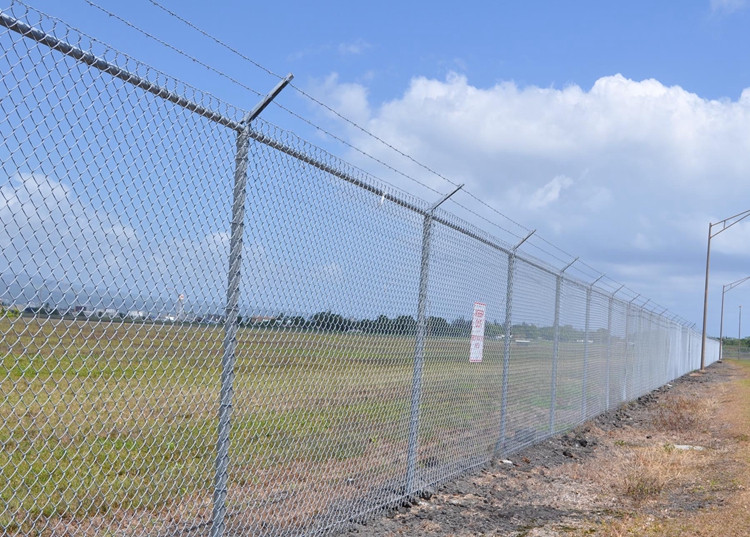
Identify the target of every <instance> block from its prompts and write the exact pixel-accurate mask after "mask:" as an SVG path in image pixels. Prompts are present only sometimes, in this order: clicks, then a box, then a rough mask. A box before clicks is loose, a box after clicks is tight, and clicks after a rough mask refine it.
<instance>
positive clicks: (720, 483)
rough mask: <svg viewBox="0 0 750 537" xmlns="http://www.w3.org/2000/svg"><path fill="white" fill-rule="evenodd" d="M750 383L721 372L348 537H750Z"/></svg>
mask: <svg viewBox="0 0 750 537" xmlns="http://www.w3.org/2000/svg"><path fill="white" fill-rule="evenodd" d="M749 379H750V363H748V362H725V363H722V364H714V365H712V366H711V367H709V368H708V369H707V371H706V373H705V374H700V373H691V374H690V375H686V376H684V377H682V378H680V379H678V380H676V381H674V382H673V383H672V384H671V385H667V386H665V387H663V388H661V389H659V390H657V391H656V392H653V393H651V394H648V395H646V396H644V397H642V398H640V399H639V400H637V401H634V402H632V403H629V404H626V405H623V406H622V407H620V408H618V409H616V410H613V411H610V412H608V413H607V414H604V415H602V416H600V417H598V418H596V419H595V420H592V421H590V422H588V423H586V424H584V425H583V426H581V427H579V428H578V429H576V430H575V431H573V432H570V433H568V434H566V435H563V436H560V437H556V438H554V439H551V440H547V441H545V442H543V443H541V444H538V445H536V446H532V447H530V448H528V449H526V450H524V451H521V452H519V453H516V454H514V455H513V456H511V457H510V460H511V462H512V464H507V463H503V462H502V461H497V462H495V463H493V464H492V466H489V467H487V468H485V469H483V470H481V471H479V472H478V473H475V474H473V475H469V476H466V477H464V478H462V479H460V480H458V481H455V482H452V483H447V484H444V485H443V486H441V487H440V488H439V489H438V490H436V491H434V492H432V493H431V491H428V492H427V493H426V494H425V498H423V499H422V500H420V501H418V502H414V504H405V505H402V506H400V507H398V508H397V509H394V510H393V511H391V512H389V513H388V515H387V516H385V517H382V518H379V519H376V520H371V521H368V522H366V523H365V524H355V525H353V526H351V527H350V528H348V529H347V530H346V531H345V532H344V533H342V535H358V536H399V535H427V536H469V535H504V536H506V535H507V536H528V537H543V536H544V537H550V536H583V535H603V536H611V537H616V536H626V535H627V536H633V535H647V536H652V535H653V536H672V535H674V536H678V535H680V536H682V535H706V536H708V535H710V536H712V537H713V536H716V535H721V536H743V535H750V509H748V506H749V505H750V492H749V489H750V471H749V470H750V380H749Z"/></svg>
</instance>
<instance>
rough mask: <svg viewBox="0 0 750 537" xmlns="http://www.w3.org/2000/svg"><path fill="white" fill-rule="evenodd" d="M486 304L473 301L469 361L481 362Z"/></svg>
mask: <svg viewBox="0 0 750 537" xmlns="http://www.w3.org/2000/svg"><path fill="white" fill-rule="evenodd" d="M486 311H487V305H486V304H482V303H481V302H474V315H473V316H472V319H471V350H470V351H469V361H470V362H481V361H482V354H483V353H484V323H485V318H484V317H485V313H486Z"/></svg>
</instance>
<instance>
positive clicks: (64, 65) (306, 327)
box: [0, 3, 718, 536]
mask: <svg viewBox="0 0 750 537" xmlns="http://www.w3.org/2000/svg"><path fill="white" fill-rule="evenodd" d="M0 26H1V28H0V43H1V45H2V46H1V47H0V51H1V52H0V71H1V72H2V81H1V82H0V94H1V95H2V96H1V97H0V108H1V109H2V114H1V115H0V135H1V136H2V139H3V140H4V142H3V144H2V146H0V223H1V224H2V225H1V226H0V245H2V251H1V252H0V271H1V272H0V292H1V293H2V295H1V297H2V301H3V305H2V313H1V314H0V337H1V338H2V339H1V343H0V358H1V359H2V365H1V366H0V386H1V387H2V389H1V390H0V410H1V412H2V422H1V423H0V444H1V451H0V472H1V473H2V477H1V478H0V496H1V497H2V503H0V528H2V531H3V533H4V534H7V535H47V536H53V535H54V536H56V535H84V536H85V535H122V536H125V535H127V536H134V535H149V536H157V535H158V536H166V535H211V536H219V535H321V534H327V533H331V532H334V531H336V530H337V529H339V528H342V527H344V526H345V525H346V524H347V523H348V521H350V520H356V519H361V518H363V517H367V516H370V515H372V514H375V513H377V512H378V511H379V510H382V509H384V508H385V507H387V506H389V505H393V504H395V503H398V502H400V501H403V499H404V498H406V497H409V496H412V495H414V494H417V493H419V492H420V491H422V490H424V489H426V488H428V487H431V486H433V485H434V484H436V483H439V482H441V481H444V480H447V479H449V478H451V477H453V476H456V475H459V474H461V473H464V472H467V471H470V470H471V469H472V468H476V467H479V466H481V465H483V464H486V463H487V462H488V461H490V460H491V459H492V458H493V457H495V456H507V455H509V454H510V453H512V452H514V451H516V450H518V449H520V448H522V447H524V446H527V445H529V444H531V443H534V442H538V441H540V440H541V439H543V438H546V437H548V436H550V435H553V434H556V433H559V432H561V431H565V430H568V429H570V428H572V427H574V426H576V425H577V424H580V423H581V422H582V421H584V420H586V419H587V418H590V417H592V416H595V415H597V414H599V413H602V412H604V411H606V410H607V409H610V408H614V407H616V406H617V405H619V404H621V403H623V402H625V401H628V400H631V399H634V398H636V397H638V396H640V395H642V394H645V393H646V392H648V391H650V390H652V389H654V388H657V387H658V386H661V385H663V384H664V383H666V382H668V381H670V380H672V379H674V378H675V377H678V376H680V375H682V374H684V373H686V372H688V371H690V370H693V369H696V368H697V367H698V366H699V363H700V334H698V333H697V332H695V331H693V330H692V329H690V328H688V327H685V326H682V325H679V324H677V323H675V322H673V321H671V320H669V319H667V318H665V317H662V316H659V315H656V314H655V313H653V312H650V311H647V310H644V309H643V308H640V307H638V306H637V305H635V304H633V303H632V302H631V303H627V302H623V301H622V300H619V299H618V298H617V297H616V296H612V295H611V294H608V293H606V292H604V291H603V290H602V289H600V288H598V287H596V286H595V285H592V284H590V283H587V282H582V281H580V280H577V279H575V278H572V277H569V276H567V275H566V274H565V273H564V272H561V271H560V269H559V268H555V267H551V266H549V265H547V264H546V263H544V262H542V261H539V260H536V259H534V258H532V257H530V256H527V255H525V254H522V253H520V252H519V251H517V249H516V248H514V247H513V246H512V245H508V244H506V243H504V242H503V241H501V240H499V239H497V238H495V237H493V236H491V235H489V234H487V233H485V232H483V231H482V230H480V229H477V228H475V227H473V226H472V225H470V224H468V223H466V222H464V221H462V220H460V219H459V218H457V217H455V216H454V215H452V214H451V213H449V212H447V211H445V210H443V209H441V208H439V207H435V206H433V205H431V204H430V203H427V202H425V201H423V200H421V199H417V198H415V197H413V196H410V195H408V194H406V193H403V192H400V191H398V190H397V189H395V188H393V187H391V186H387V185H385V184H381V183H380V182H379V181H377V180H376V179H374V178H372V177H370V176H367V175H366V174H364V173H363V172H361V171H359V170H357V169H355V168H353V167H352V166H350V165H348V164H347V163H345V162H342V161H340V160H338V159H336V158H335V157H333V156H331V155H329V154H327V153H325V152H324V151H322V150H320V149H318V148H316V147H314V146H312V145H311V144H309V143H307V142H305V141H303V140H301V139H300V138H298V137H297V136H296V135H294V134H293V133H290V132H285V131H283V130H281V129H279V128H277V127H275V126H273V125H271V124H269V123H267V122H264V121H263V120H262V119H254V120H252V121H251V122H248V121H243V118H247V117H248V116H247V114H246V112H245V111H242V110H239V109H236V108H233V107H231V106H228V105H226V104H224V103H222V102H220V101H218V100H217V99H215V98H213V97H211V96H209V95H206V94H204V93H202V92H200V91H198V90H195V89H193V88H191V87H188V86H185V85H183V84H181V83H179V82H176V81H175V80H173V79H171V78H169V77H167V76H166V75H164V74H162V73H159V72H157V71H155V70H153V69H151V68H148V67H146V66H144V65H142V64H140V63H138V62H136V61H134V60H132V59H130V58H127V57H125V56H124V55H122V54H118V53H116V52H115V51H113V50H111V49H109V48H107V47H104V46H103V45H101V44H100V43H98V42H96V41H94V40H92V39H90V38H88V37H86V36H83V35H81V34H79V33H78V32H76V31H74V30H72V29H70V28H69V27H67V26H66V25H64V24H63V23H61V22H60V21H56V20H53V19H50V18H48V17H46V16H44V15H42V14H39V13H37V12H35V11H33V10H31V9H30V8H27V7H25V6H23V5H22V4H18V3H15V4H13V6H12V7H11V8H9V9H4V10H2V12H0ZM708 351H709V356H708V359H707V363H711V362H713V361H715V360H716V359H717V358H718V344H717V343H716V342H714V341H709V346H708Z"/></svg>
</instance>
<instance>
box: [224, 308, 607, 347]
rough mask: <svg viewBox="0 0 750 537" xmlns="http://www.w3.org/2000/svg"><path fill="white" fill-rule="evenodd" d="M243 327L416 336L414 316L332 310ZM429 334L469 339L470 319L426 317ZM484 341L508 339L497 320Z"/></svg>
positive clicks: (570, 331) (538, 334)
mask: <svg viewBox="0 0 750 537" xmlns="http://www.w3.org/2000/svg"><path fill="white" fill-rule="evenodd" d="M239 321H240V325H242V326H254V327H268V328H289V329H298V330H316V331H322V332H362V333H366V334H382V335H397V336H413V335H416V333H417V320H416V319H415V318H414V317H412V316H411V315H398V316H396V317H393V318H390V317H387V316H386V315H379V316H377V317H376V318H374V319H352V318H347V317H344V316H343V315H341V314H338V313H334V312H332V311H320V312H318V313H315V314H313V315H311V316H310V317H303V316H287V315H283V314H280V315H276V316H273V317H262V318H260V317H241V318H240V319H239ZM426 328H427V334H428V335H432V336H439V337H469V336H470V335H471V320H469V319H465V318H462V317H459V318H456V319H453V320H452V321H449V320H448V319H445V318H443V317H437V316H431V317H428V318H427V326H426ZM484 336H485V338H489V339H493V338H494V339H502V338H503V337H505V325H504V323H501V322H499V321H497V320H493V321H488V322H487V323H486V324H485V330H484ZM511 337H512V338H514V339H529V340H533V339H543V340H550V341H551V340H552V339H553V338H554V329H553V327H551V326H542V327H540V326H537V325H535V324H527V323H521V324H515V325H513V327H512V329H511ZM583 338H584V331H583V330H578V329H575V328H573V326H571V325H564V326H560V341H578V340H582V339H583ZM606 338H607V330H606V329H602V328H600V329H598V330H596V331H594V330H592V331H590V332H589V340H592V341H604V340H606Z"/></svg>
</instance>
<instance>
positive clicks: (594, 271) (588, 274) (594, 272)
mask: <svg viewBox="0 0 750 537" xmlns="http://www.w3.org/2000/svg"><path fill="white" fill-rule="evenodd" d="M84 1H85V2H86V3H88V4H89V5H91V6H92V7H94V8H96V9H99V10H100V11H102V12H104V13H106V14H107V15H108V16H110V17H113V18H115V19H116V20H118V21H120V22H121V23H123V24H125V25H127V26H128V27H130V28H131V29H133V30H135V31H137V32H139V33H141V34H143V35H145V36H147V37H148V38H150V39H152V40H154V41H156V42H158V43H159V44H161V45H163V46H165V47H167V48H169V49H170V50H172V51H174V52H176V53H178V54H180V55H182V56H184V57H186V58H188V59H190V60H191V61H193V62H195V63H196V64H198V65H201V66H202V67H204V68H206V69H208V70H210V71H212V72H214V73H216V74H217V75H219V76H221V77H223V78H225V79H227V80H229V81H230V82H232V83H233V84H236V85H238V86H240V87H242V88H244V89H245V90H247V91H250V92H251V93H253V94H254V95H256V96H261V97H262V96H263V94H262V93H261V92H259V91H257V90H255V89H254V88H252V87H250V86H248V85H247V84H244V83H243V82H241V81H239V80H237V79H236V78H234V77H232V76H231V75H229V74H227V73H224V72H223V71H220V70H218V69H216V68H214V67H212V66H211V65H208V64H207V63H205V62H203V61H201V60H199V59H197V58H195V57H194V56H192V55H190V54H188V53H186V52H184V51H182V50H180V49H178V48H177V47H175V46H173V45H171V44H170V43H167V42H166V41H164V40H162V39H160V38H158V37H156V36H154V35H153V34H150V33H149V32H146V31H145V30H143V29H141V28H140V27H138V26H137V25H135V24H133V23H131V22H129V21H127V20H125V19H124V18H122V17H120V16H118V15H116V14H115V13H113V12H111V11H109V10H107V9H105V8H103V7H101V6H99V5H98V4H96V3H94V2H93V1H92V0H84ZM149 2H150V3H151V4H152V5H153V6H155V7H156V8H158V9H160V10H162V11H164V12H165V13H167V14H168V15H170V16H171V17H173V18H175V19H177V20H178V21H180V22H182V23H183V24H185V25H187V26H188V27H190V28H191V29H193V30H194V31H196V32H198V33H200V34H201V35H202V36H204V37H206V38H207V39H210V40H211V41H213V42H215V43H216V44H218V45H220V46H221V47H223V48H225V49H226V50H228V51H230V52H232V53H233V54H235V55H237V56H238V57H240V58H241V59H243V60H244V61H247V62H248V63H250V64H251V65H253V66H255V67H257V68H258V69H260V70H262V71H264V72H265V73H267V74H269V75H271V76H273V77H276V78H277V79H279V80H280V79H283V77H282V76H281V75H279V74H278V73H275V72H273V71H272V70H270V69H268V68H267V67H265V66H264V65H262V64H261V63H259V62H257V61H255V60H253V59H252V58H250V57H249V56H247V55H246V54H243V53H242V52H240V51H239V50H237V49H235V48H234V47H232V46H230V45H229V44H227V43H226V42H224V41H222V40H221V39H219V38H217V37H215V36H214V35H212V34H210V33H209V32H207V31H205V30H203V29H201V28H200V27H198V26H197V25H195V24H193V23H192V22H190V21H189V20H187V19H186V18H184V17H182V16H180V15H179V14H177V13H176V12H174V11H172V10H170V9H169V8H167V7H165V6H163V5H162V4H161V3H159V2H158V1H156V0H149ZM19 3H21V2H19ZM289 86H290V87H291V88H293V89H294V90H295V91H296V92H298V93H299V94H300V95H302V96H303V97H305V98H307V99H308V100H310V101H312V102H314V103H315V104H317V105H318V106H320V107H322V108H323V109H325V110H327V111H328V112H330V113H331V114H333V115H334V116H336V117H337V118H339V119H341V120H342V121H344V122H346V123H347V124H349V125H351V126H352V127H354V128H355V129H357V130H358V131H360V132H362V133H363V134H365V135H367V136H369V137H370V138H372V139H374V140H376V141H377V142H379V143H380V144H382V145H384V146H385V147H387V148H389V149H391V150H392V151H394V152H395V153H397V154H399V155H400V156H402V157H404V158H406V159H407V160H409V161H410V162H412V163H414V164H415V165H417V166H418V167H420V168H422V169H424V170H425V171H427V172H429V173H431V174H433V175H434V176H436V177H438V178H440V179H442V180H444V181H446V182H447V183H449V184H450V185H452V186H458V183H456V182H455V181H453V180H451V179H449V178H448V177H446V176H444V175H443V174H441V173H439V172H438V171H436V170H434V169H433V168H431V167H429V166H427V165H425V164H423V163H422V162H419V161H418V160H417V159H415V158H414V157H412V156H411V155H409V154H407V153H405V152H403V151H402V150H400V149H399V148H397V147H395V146H394V145H393V144H391V143H389V142H387V141H386V140H384V139H382V138H381V137H379V136H377V135H376V134H374V133H372V132H370V131H369V130H367V129H366V128H364V127H362V126H361V125H359V124H358V123H356V122H355V121H353V120H351V119H349V118H347V117H346V116H344V115H343V114H341V113H340V112H338V111H337V110H336V109H334V108H333V107H331V106H329V105H328V104H326V103H324V102H322V101H321V100H319V99H317V98H316V97H314V96H313V95H311V94H309V93H308V92H306V91H305V90H303V89H302V88H300V87H298V86H297V85H295V84H293V83H290V84H289ZM274 105H276V106H277V107H278V108H280V109H281V110H283V111H285V112H286V113H288V114H290V115H291V116H293V117H295V118H296V119H298V120H300V121H302V122H304V123H305V124H307V125H309V126H311V127H313V128H314V129H316V130H318V131H319V132H321V133H323V134H325V135H326V136H329V137H330V138H331V139H333V140H335V141H337V142H338V143H341V144H343V145H344V146H346V147H348V148H350V149H352V150H353V151H356V152H357V153H359V154H361V155H363V156H364V157H366V158H368V159H370V160H372V161H373V162H376V163H377V164H379V165H381V166H383V167H385V168H386V169H388V170H390V171H391V172H393V173H395V174H397V175H399V176H401V177H403V178H405V179H407V180H409V181H412V182H414V183H415V184H418V185H419V186H421V187H423V188H425V189H427V190H429V191H431V192H433V193H435V194H438V195H441V193H440V191H439V190H437V189H435V188H433V187H431V186H429V185H428V184H426V183H424V182H423V181H420V180H418V179H416V178H414V177H412V176H410V175H408V174H406V173H404V172H402V171H401V170H399V169H397V168H395V167H394V166H392V165H390V164H388V163H387V162H385V161H383V160H382V159H380V158H378V157H375V156H374V155H372V154H370V153H368V152H366V151H364V150H362V149H361V148H359V147H357V146H355V145H354V144H352V143H350V142H348V141H346V140H344V139H343V138H341V137H340V136H337V135H335V134H334V133H332V132H330V131H329V130H328V129H325V128H323V127H321V126H320V125H318V124H316V123H314V122H313V121H311V120H309V119H307V118H305V117H304V116H302V115H301V114H299V113H297V112H295V111H293V110H291V109H289V108H287V107H285V106H283V105H282V104H280V103H278V102H276V101H274ZM353 168H355V169H357V170H359V171H361V172H363V173H368V172H366V171H365V170H362V169H361V168H358V167H356V166H353ZM368 174H369V173H368ZM376 179H378V180H379V181H382V182H383V183H385V184H387V185H389V186H392V187H393V186H394V185H392V184H390V183H389V182H387V181H384V180H382V179H380V178H377V177H376ZM394 188H395V187H394ZM461 192H462V193H463V194H465V195H467V196H469V197H470V198H471V199H473V200H474V201H476V202H478V203H479V204H481V205H482V206H483V207H485V208H487V209H489V210H490V211H491V212H492V213H494V214H496V215H498V216H500V217H502V218H503V219H505V220H507V221H509V222H511V223H512V224H514V225H515V226H517V227H519V228H521V229H522V230H524V231H525V232H530V231H531V230H530V228H528V227H526V226H524V225H523V224H521V223H519V222H517V221H516V220H514V219H512V218H511V217H509V216H508V215H506V214H504V213H502V212H501V211H499V210H498V209H497V208H495V207H493V206H492V205H490V204H489V203H487V202H486V201H484V200H483V199H481V198H480V197H478V196H477V195H475V194H474V193H473V192H471V191H469V190H467V189H462V191H461ZM450 202H451V203H453V204H454V205H456V206H458V207H460V208H461V209H462V210H464V211H466V212H468V213H469V214H471V215H473V216H475V217H477V218H479V219H480V220H481V221H483V222H485V223H487V224H489V225H491V226H493V227H495V228H497V229H500V230H501V231H503V232H504V233H507V234H509V235H510V236H512V237H514V238H516V239H520V238H521V235H519V234H517V233H514V232H512V231H510V230H508V229H506V228H504V227H502V226H500V225H499V224H498V223H497V222H494V221H492V220H490V219H489V218H487V217H485V216H483V215H481V214H479V213H478V212H477V211H474V210H472V209H470V208H469V207H467V206H466V205H464V204H462V203H460V202H458V201H457V200H455V199H451V200H450ZM536 241H541V242H543V243H544V244H546V245H547V246H549V247H551V248H553V249H554V250H556V251H558V252H560V253H561V254H563V255H565V256H567V257H568V258H569V259H573V258H574V256H573V255H572V254H570V253H569V252H567V251H565V250H563V249H562V248H560V247H559V246H557V245H556V244H554V243H552V242H550V241H549V240H547V239H546V238H544V237H543V236H541V235H539V234H536V233H535V234H534V235H533V236H532V237H531V238H530V239H529V241H528V242H527V244H528V246H530V247H532V248H534V249H536V250H538V251H539V252H541V253H543V254H544V255H546V256H549V257H550V258H552V259H554V260H556V261H558V262H560V263H562V264H567V262H568V261H567V260H565V259H562V258H561V257H559V256H557V255H555V254H553V253H552V252H549V251H548V250H546V249H544V248H542V247H541V246H539V245H538V244H535V242H536ZM576 263H577V264H580V265H582V266H583V267H586V268H587V269H589V270H590V271H592V272H586V271H584V270H582V269H581V268H580V267H574V270H576V271H577V272H579V273H580V274H583V275H584V276H586V277H588V278H590V279H594V278H596V277H598V276H599V275H600V274H601V272H600V271H598V270H597V269H596V268H594V267H592V266H591V265H589V264H588V263H586V262H585V261H582V260H580V259H578V260H577V261H576ZM605 278H606V279H608V280H610V281H611V282H613V284H609V285H608V286H609V287H610V288H612V289H615V288H616V287H617V286H618V284H620V282H618V281H616V280H614V279H612V278H610V277H605ZM605 278H602V280H603V279H605ZM602 283H603V282H602ZM620 285H621V286H620V287H619V289H620V291H624V290H628V291H630V292H631V293H632V294H633V295H634V296H636V295H635V291H633V290H632V289H630V288H629V287H627V286H624V285H622V284H620ZM652 304H655V305H656V306H657V307H659V308H662V306H660V305H658V304H656V303H654V302H652ZM667 311H669V310H667Z"/></svg>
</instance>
